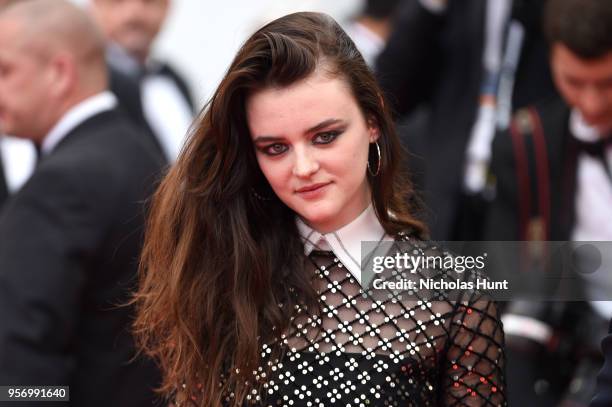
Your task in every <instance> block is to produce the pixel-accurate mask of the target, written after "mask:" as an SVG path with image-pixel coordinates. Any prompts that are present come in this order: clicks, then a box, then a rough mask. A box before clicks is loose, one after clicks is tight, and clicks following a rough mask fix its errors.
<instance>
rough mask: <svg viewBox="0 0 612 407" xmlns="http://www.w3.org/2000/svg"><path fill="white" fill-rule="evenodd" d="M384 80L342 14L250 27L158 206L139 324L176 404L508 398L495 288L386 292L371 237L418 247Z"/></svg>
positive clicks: (492, 401) (496, 401)
mask: <svg viewBox="0 0 612 407" xmlns="http://www.w3.org/2000/svg"><path fill="white" fill-rule="evenodd" d="M399 151H400V148H399V145H398V140H397V137H396V135H395V133H394V129H393V124H392V121H391V119H390V116H389V113H388V111H387V110H386V109H385V103H384V101H383V98H382V96H381V93H380V90H379V88H378V86H377V84H376V82H375V80H374V78H373V76H372V74H371V72H370V71H369V70H368V68H367V67H366V65H365V63H364V61H363V59H362V57H361V55H360V54H359V52H358V51H357V50H356V49H355V46H354V44H353V43H352V41H351V40H350V39H349V38H348V37H347V35H346V34H345V33H344V32H343V31H342V29H341V28H340V27H339V26H338V24H337V23H336V22H335V21H334V20H333V19H331V18H330V17H328V16H326V15H323V14H316V13H296V14H292V15H288V16H286V17H283V18H280V19H278V20H276V21H274V22H272V23H270V24H268V25H266V26H265V27H263V28H262V29H260V30H259V31H257V32H256V33H255V34H254V35H253V36H252V37H251V38H250V39H249V40H247V41H246V43H245V44H244V46H243V47H242V49H241V50H240V51H239V52H238V55H237V56H236V58H235V60H234V61H233V63H232V65H231V67H230V68H229V71H228V73H227V74H226V76H225V78H224V79H223V80H222V82H221V84H220V85H219V88H218V89H217V91H216V93H215V95H214V96H213V98H212V100H211V102H210V105H209V106H208V108H207V109H206V110H205V112H204V113H203V115H202V116H201V119H200V120H199V122H198V123H197V125H196V127H195V130H194V133H193V135H192V137H191V139H190V141H189V143H188V145H187V147H186V148H185V150H184V151H183V153H182V155H181V157H180V159H179V160H178V162H177V164H176V165H175V166H174V167H173V168H172V169H171V171H170V173H169V174H168V176H167V177H166V178H165V179H164V181H163V183H162V185H161V186H160V188H159V190H158V192H157V194H156V196H155V199H154V203H153V208H152V213H151V217H150V222H149V227H148V231H147V237H146V242H145V246H144V252H143V257H142V281H141V289H140V291H139V293H138V295H137V297H136V301H137V303H138V305H139V312H138V318H137V321H136V324H135V327H136V332H137V334H138V336H139V338H140V341H141V345H142V347H143V349H144V350H145V351H146V352H147V353H149V354H150V355H152V356H153V357H155V358H156V359H157V360H158V361H159V362H160V365H161V368H162V371H163V375H164V380H163V385H162V388H161V391H162V392H163V393H164V394H166V395H170V396H171V397H174V398H175V402H176V404H179V405H184V404H186V403H187V402H188V403H191V404H193V405H198V406H220V405H243V404H245V403H247V404H248V403H254V404H258V405H259V404H261V405H308V406H310V405H317V406H319V405H322V406H328V405H331V404H332V403H342V405H418V406H423V405H432V404H436V403H441V404H444V405H454V404H461V405H496V406H497V405H502V404H504V403H505V401H504V396H503V374H502V371H503V352H502V349H501V346H502V342H503V333H502V331H501V326H500V324H499V322H498V316H497V312H496V308H495V305H494V304H493V302H491V301H488V300H487V299H486V297H484V296H482V295H480V296H476V295H472V296H469V297H468V296H466V297H465V298H463V301H462V302H458V301H451V300H450V299H447V300H446V301H437V302H436V303H434V304H432V303H429V302H426V301H419V302H417V301H414V300H413V301H408V300H405V301H401V300H400V301H398V300H397V299H396V298H395V299H389V298H387V297H386V296H385V297H384V300H380V299H376V298H374V295H373V292H372V290H370V289H361V287H360V285H359V282H360V281H361V274H360V271H361V270H360V266H361V264H360V243H361V241H362V240H363V241H366V240H367V241H375V242H380V241H383V240H391V241H393V240H397V241H402V242H405V243H406V244H409V245H412V246H413V247H415V248H417V247H418V248H419V250H422V247H423V246H424V244H423V243H422V242H421V241H420V240H418V239H419V238H420V237H422V235H424V233H425V232H424V228H423V226H422V225H421V224H420V223H419V222H418V221H416V220H415V219H414V218H413V217H412V215H411V213H410V210H409V208H408V207H407V205H406V203H405V202H406V197H408V196H409V195H410V192H411V191H410V189H409V187H408V185H409V184H408V182H407V181H406V179H405V178H404V177H403V176H402V175H401V173H400V171H399V167H398V166H399V163H400V156H399Z"/></svg>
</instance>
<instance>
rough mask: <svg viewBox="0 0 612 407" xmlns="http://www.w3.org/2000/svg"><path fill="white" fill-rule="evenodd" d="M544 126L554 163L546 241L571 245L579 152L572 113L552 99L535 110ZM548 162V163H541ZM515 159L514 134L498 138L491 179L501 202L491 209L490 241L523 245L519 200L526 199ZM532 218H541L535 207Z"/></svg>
mask: <svg viewBox="0 0 612 407" xmlns="http://www.w3.org/2000/svg"><path fill="white" fill-rule="evenodd" d="M534 108H535V109H536V111H537V112H538V113H539V117H540V119H541V123H542V130H543V135H544V140H545V143H546V156H547V159H548V166H547V171H548V174H549V176H548V185H549V196H550V199H549V200H548V205H547V211H548V212H549V213H550V220H551V221H550V225H549V226H550V229H549V233H548V234H547V235H546V236H544V239H545V240H560V241H564V240H570V237H571V232H572V228H573V226H574V221H575V202H574V198H575V193H576V163H577V155H578V152H577V147H576V142H575V139H574V137H573V136H572V135H571V133H570V131H569V117H570V109H569V107H568V106H567V105H566V104H565V103H564V102H563V101H561V100H560V99H552V100H550V101H547V102H545V103H541V104H538V105H535V106H534ZM525 143H526V150H529V151H534V150H533V147H532V146H533V137H526V138H525ZM540 161H541V162H543V160H540ZM516 165H517V160H516V157H515V155H514V148H513V144H512V138H511V136H510V133H509V132H503V133H500V134H497V135H496V137H495V139H494V140H493V145H492V159H491V173H492V175H493V176H494V177H495V179H496V196H495V199H494V201H493V203H492V205H491V207H490V210H489V213H488V217H487V222H486V227H485V238H486V239H487V240H523V239H525V237H524V236H521V235H520V231H519V209H518V208H519V200H521V199H525V197H524V196H522V195H521V194H520V192H519V190H518V189H519V186H518V182H517V172H516ZM535 169H536V165H535V162H531V165H530V166H529V172H530V174H529V180H530V183H531V188H530V190H531V196H532V197H534V199H535V197H536V196H537V195H538V193H539V187H538V185H537V175H536V171H535ZM530 214H531V215H534V216H535V215H538V214H539V209H538V207H537V206H536V204H535V202H534V203H533V204H531V205H530Z"/></svg>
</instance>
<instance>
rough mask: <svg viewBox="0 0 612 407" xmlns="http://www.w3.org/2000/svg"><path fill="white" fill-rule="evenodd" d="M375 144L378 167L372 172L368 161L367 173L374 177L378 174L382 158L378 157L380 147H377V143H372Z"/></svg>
mask: <svg viewBox="0 0 612 407" xmlns="http://www.w3.org/2000/svg"><path fill="white" fill-rule="evenodd" d="M374 144H376V152H377V153H378V165H377V166H376V172H372V167H370V160H369V159H368V172H369V173H370V175H371V176H373V177H375V176H377V175H378V174H379V173H380V163H381V161H382V157H381V155H380V147H379V146H378V141H376V142H374Z"/></svg>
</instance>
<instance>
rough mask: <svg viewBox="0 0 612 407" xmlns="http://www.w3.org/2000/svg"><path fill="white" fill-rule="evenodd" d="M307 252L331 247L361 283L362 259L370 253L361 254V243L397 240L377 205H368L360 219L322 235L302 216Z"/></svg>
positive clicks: (298, 219) (302, 229)
mask: <svg viewBox="0 0 612 407" xmlns="http://www.w3.org/2000/svg"><path fill="white" fill-rule="evenodd" d="M296 223H297V227H298V230H299V232H300V237H301V238H302V242H303V243H304V254H305V255H306V256H308V255H309V254H310V253H311V252H312V251H313V250H314V249H319V250H331V251H332V252H333V253H334V254H335V255H336V257H338V259H339V260H340V261H341V262H342V264H343V265H344V266H345V267H346V268H347V269H348V271H349V272H350V273H351V274H352V275H353V276H354V277H355V278H356V279H357V281H359V283H360V284H361V259H362V258H365V257H366V256H368V255H369V253H365V254H364V253H361V242H381V241H393V240H394V239H393V238H392V237H391V236H389V235H387V234H386V232H385V230H384V229H383V227H382V225H381V224H380V221H379V220H378V217H376V213H375V212H374V208H373V207H372V205H370V206H368V207H367V208H366V209H365V210H364V211H363V212H362V213H361V214H360V215H359V216H358V217H357V218H355V219H354V220H353V221H351V222H350V223H348V224H347V225H345V226H343V227H341V228H340V229H338V230H336V231H335V232H330V233H324V234H321V233H319V232H317V231H316V230H314V229H313V228H311V227H310V226H308V225H307V224H306V223H305V222H304V221H303V220H302V219H300V218H299V217H298V218H297V219H296Z"/></svg>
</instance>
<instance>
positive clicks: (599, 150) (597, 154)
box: [576, 136, 612, 182]
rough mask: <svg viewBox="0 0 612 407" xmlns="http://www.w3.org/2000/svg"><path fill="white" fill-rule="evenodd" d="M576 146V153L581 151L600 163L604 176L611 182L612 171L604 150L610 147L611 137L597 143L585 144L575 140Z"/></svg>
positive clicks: (585, 142)
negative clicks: (604, 172)
mask: <svg viewBox="0 0 612 407" xmlns="http://www.w3.org/2000/svg"><path fill="white" fill-rule="evenodd" d="M576 146H577V148H578V151H582V152H584V153H586V154H588V155H590V156H591V157H593V158H596V159H598V160H599V161H601V163H602V165H603V166H604V169H605V171H606V174H607V175H608V178H609V179H610V181H611V182H612V170H611V169H610V164H609V163H608V160H607V157H606V149H607V148H608V147H610V146H612V136H609V137H605V138H599V139H598V140H597V141H594V142H587V141H582V140H578V139H576Z"/></svg>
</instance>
